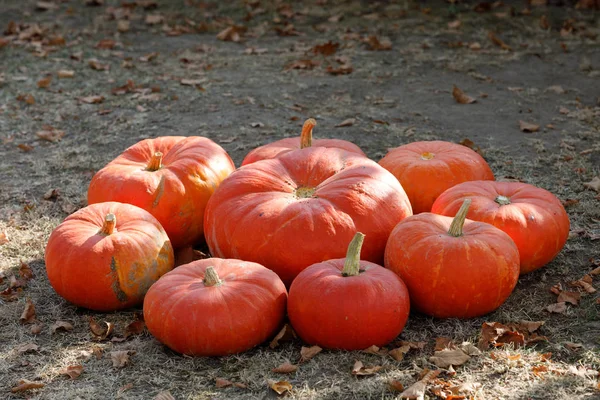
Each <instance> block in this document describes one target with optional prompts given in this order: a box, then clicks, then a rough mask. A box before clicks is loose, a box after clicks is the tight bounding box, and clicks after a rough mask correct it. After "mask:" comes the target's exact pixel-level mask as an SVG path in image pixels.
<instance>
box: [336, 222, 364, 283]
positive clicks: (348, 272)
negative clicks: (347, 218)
mask: <svg viewBox="0 0 600 400" xmlns="http://www.w3.org/2000/svg"><path fill="white" fill-rule="evenodd" d="M364 240H365V235H364V234H362V233H360V232H356V235H354V238H353V239H352V241H351V242H350V244H349V245H348V251H347V252H346V261H345V262H344V269H343V270H342V275H343V276H356V275H358V274H359V273H360V250H361V248H362V245H363V242H364Z"/></svg>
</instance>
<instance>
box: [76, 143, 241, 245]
mask: <svg viewBox="0 0 600 400" xmlns="http://www.w3.org/2000/svg"><path fill="white" fill-rule="evenodd" d="M234 169H235V166H234V164H233V161H232V160H231V158H230V157H229V155H227V153H226V152H225V150H223V148H221V146H219V145H218V144H216V143H214V142H213V141H212V140H210V139H207V138H204V137H197V136H190V137H183V136H164V137H159V138H156V139H146V140H142V141H141V142H138V143H136V144H134V145H133V146H131V147H129V148H128V149H127V150H125V151H124V152H123V154H121V155H120V156H118V157H117V158H116V159H114V160H113V161H111V162H110V163H109V164H108V165H106V166H105V167H104V168H102V169H101V170H100V171H98V172H97V173H96V175H94V177H93V178H92V181H91V183H90V187H89V190H88V203H89V204H93V203H101V202H104V201H119V202H122V203H129V204H133V205H136V206H138V207H141V208H143V209H144V210H146V211H148V212H150V213H151V214H152V215H154V216H155V217H156V218H157V219H158V220H159V221H160V223H161V224H162V225H163V227H164V228H165V231H166V232H167V234H168V235H169V238H170V239H171V242H172V243H173V247H176V248H180V247H184V246H188V245H192V244H195V243H198V242H199V241H201V239H202V234H203V226H202V223H203V220H204V210H205V208H206V203H207V202H208V199H209V198H210V196H212V194H213V192H214V191H215V190H216V188H217V187H218V186H219V184H220V183H221V181H223V179H225V178H226V177H227V176H228V175H229V174H230V173H231V172H233V170H234Z"/></svg>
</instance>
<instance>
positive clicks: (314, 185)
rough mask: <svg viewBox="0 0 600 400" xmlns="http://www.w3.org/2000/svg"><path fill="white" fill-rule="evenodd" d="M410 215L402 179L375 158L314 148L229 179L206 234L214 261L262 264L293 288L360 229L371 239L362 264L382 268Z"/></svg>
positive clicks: (212, 205)
mask: <svg viewBox="0 0 600 400" xmlns="http://www.w3.org/2000/svg"><path fill="white" fill-rule="evenodd" d="M411 214H412V211H411V208H410V203H409V201H408V198H407V197H406V194H405V193H404V190H403V189H402V186H401V185H400V183H399V182H398V180H397V179H396V178H394V176H393V175H392V174H390V173H389V172H387V171H386V170H385V169H383V168H381V167H380V166H379V165H377V163H375V162H374V161H371V160H369V159H368V158H366V157H362V156H359V155H356V154H352V153H348V152H346V151H344V150H340V149H330V148H324V147H310V148H305V149H302V150H296V151H293V152H289V153H287V154H284V155H282V156H281V157H279V158H276V159H272V160H263V161H257V162H255V163H252V164H250V165H246V166H244V167H241V168H240V169H238V170H237V171H235V172H234V173H233V174H231V175H230V176H229V178H227V179H226V180H225V181H224V182H223V183H222V184H221V186H220V187H219V189H218V190H217V191H216V192H215V194H214V195H213V197H212V198H211V199H210V200H209V202H208V206H207V208H206V215H205V220H204V230H205V232H204V233H205V237H206V241H207V243H208V247H209V249H210V252H211V254H213V255H214V256H216V257H221V258H238V259H242V260H248V261H253V262H257V263H259V264H261V265H264V266H265V267H267V268H269V269H271V270H273V271H275V272H276V273H277V274H278V275H279V277H280V278H281V279H282V280H283V282H284V283H285V284H286V285H289V284H291V282H292V280H293V279H294V277H295V276H296V275H298V273H300V271H302V270H303V269H304V268H306V267H308V266H310V265H312V264H315V263H317V262H321V261H325V260H330V259H335V258H341V257H344V253H345V248H346V246H347V244H348V242H350V240H351V239H352V237H353V236H354V234H355V233H356V232H357V231H361V232H363V233H365V235H367V238H366V240H365V244H364V246H363V252H362V255H363V259H365V260H367V261H372V262H375V263H377V262H379V263H381V262H382V261H383V252H384V249H385V243H386V241H387V237H388V236H389V234H390V232H391V231H392V229H393V228H394V226H395V225H396V224H397V223H398V222H400V221H401V220H402V219H404V218H405V217H407V216H409V215H411Z"/></svg>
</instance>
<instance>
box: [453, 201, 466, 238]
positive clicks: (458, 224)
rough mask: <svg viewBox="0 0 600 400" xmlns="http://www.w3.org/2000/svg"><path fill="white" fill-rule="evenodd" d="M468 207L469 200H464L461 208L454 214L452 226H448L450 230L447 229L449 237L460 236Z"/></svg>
mask: <svg viewBox="0 0 600 400" xmlns="http://www.w3.org/2000/svg"><path fill="white" fill-rule="evenodd" d="M470 206H471V199H465V201H464V202H463V204H462V206H460V209H459V210H458V212H457V213H456V216H455V217H454V219H453V220H452V224H450V229H448V234H449V235H450V236H454V237H459V236H462V234H463V226H464V225H465V219H466V218H467V213H468V212H469V207H470Z"/></svg>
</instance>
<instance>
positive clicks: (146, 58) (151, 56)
mask: <svg viewBox="0 0 600 400" xmlns="http://www.w3.org/2000/svg"><path fill="white" fill-rule="evenodd" d="M158 54H159V53H158V52H157V51H153V52H152V53H148V54H146V55H144V56H142V57H140V58H139V60H140V61H141V62H150V61H152V60H154V59H155V58H156V57H158Z"/></svg>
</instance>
